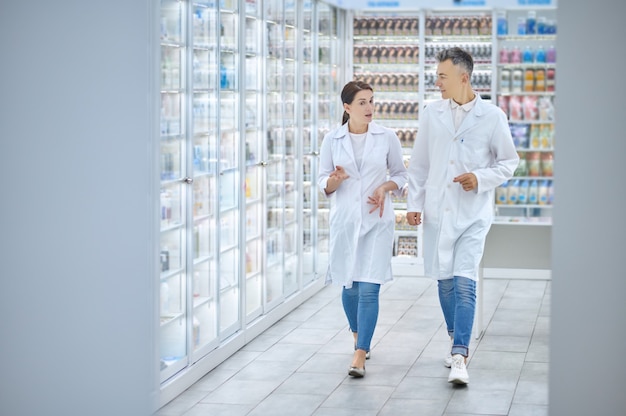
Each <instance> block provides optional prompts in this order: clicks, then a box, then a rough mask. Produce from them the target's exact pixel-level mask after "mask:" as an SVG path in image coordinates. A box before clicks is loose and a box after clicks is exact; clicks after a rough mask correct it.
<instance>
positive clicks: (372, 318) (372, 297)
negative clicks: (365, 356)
mask: <svg viewBox="0 0 626 416" xmlns="http://www.w3.org/2000/svg"><path fill="white" fill-rule="evenodd" d="M379 293H380V285H379V284H378V283H367V282H352V287H351V288H350V289H346V288H345V287H344V288H343V291H342V292H341V302H342V303H343V310H344V312H345V313H346V317H347V318H348V324H349V325H350V331H352V332H356V333H357V341H356V349H359V350H365V351H369V350H370V344H371V343H372V337H373V336H374V329H375V328H376V321H378V295H379Z"/></svg>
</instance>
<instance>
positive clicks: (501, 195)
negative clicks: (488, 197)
mask: <svg viewBox="0 0 626 416" xmlns="http://www.w3.org/2000/svg"><path fill="white" fill-rule="evenodd" d="M507 184H508V182H504V183H503V184H502V185H500V186H498V187H497V188H496V204H498V205H505V204H506V203H507V200H508V192H507Z"/></svg>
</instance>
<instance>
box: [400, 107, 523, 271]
mask: <svg viewBox="0 0 626 416" xmlns="http://www.w3.org/2000/svg"><path fill="white" fill-rule="evenodd" d="M459 111H462V110H460V109H459ZM452 117H453V116H452V110H451V109H450V101H449V100H440V101H435V102H432V103H430V104H428V106H427V107H426V108H425V109H424V110H423V111H421V112H420V124H419V130H418V135H417V138H416V141H415V145H414V147H413V152H412V154H411V160H410V162H409V193H408V198H407V212H421V213H422V223H423V238H424V239H423V250H424V271H425V274H426V275H427V276H431V277H433V278H436V279H448V278H451V277H452V276H464V277H467V278H470V279H472V280H478V267H479V264H480V260H481V258H482V255H483V251H484V246H485V239H486V237H487V233H488V231H489V228H490V227H491V222H492V220H493V204H494V190H495V188H496V187H498V186H499V185H501V184H502V183H504V182H506V181H507V180H508V179H509V178H511V177H512V176H513V172H514V171H515V168H516V167H517V164H518V162H519V156H518V154H517V152H516V150H515V145H514V144H513V140H512V138H511V131H510V128H509V125H508V122H507V119H506V115H505V114H504V112H503V111H502V110H501V109H500V108H498V107H496V106H495V105H493V104H491V103H488V102H485V101H482V99H481V98H480V96H478V98H477V101H476V103H475V105H474V108H473V109H472V110H471V111H469V113H468V114H467V116H466V118H465V120H464V121H463V123H462V124H461V126H460V127H459V130H458V131H456V132H455V128H454V121H453V118H452ZM467 172H472V173H474V175H476V179H477V180H478V188H477V189H474V190H472V191H464V190H463V188H462V187H461V185H460V184H459V183H453V182H452V180H453V179H454V178H455V177H456V176H458V175H460V174H462V173H467Z"/></svg>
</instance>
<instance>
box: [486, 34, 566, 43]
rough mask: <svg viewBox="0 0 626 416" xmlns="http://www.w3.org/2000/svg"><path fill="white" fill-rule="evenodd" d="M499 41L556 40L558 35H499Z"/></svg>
mask: <svg viewBox="0 0 626 416" xmlns="http://www.w3.org/2000/svg"><path fill="white" fill-rule="evenodd" d="M498 40H499V41H511V42H520V41H535V42H537V41H540V42H541V41H552V42H554V41H556V35H498Z"/></svg>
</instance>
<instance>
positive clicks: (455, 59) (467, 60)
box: [435, 46, 474, 78]
mask: <svg viewBox="0 0 626 416" xmlns="http://www.w3.org/2000/svg"><path fill="white" fill-rule="evenodd" d="M435 59H437V62H444V61H447V60H448V59H450V60H451V61H452V65H454V66H460V67H461V69H463V70H464V71H465V72H467V75H469V77H470V78H471V77H472V71H473V70H474V59H473V58H472V55H470V54H469V53H468V52H466V51H465V50H464V49H461V48H459V47H456V46H455V47H454V48H449V49H443V50H441V51H439V52H437V55H436V56H435Z"/></svg>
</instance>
